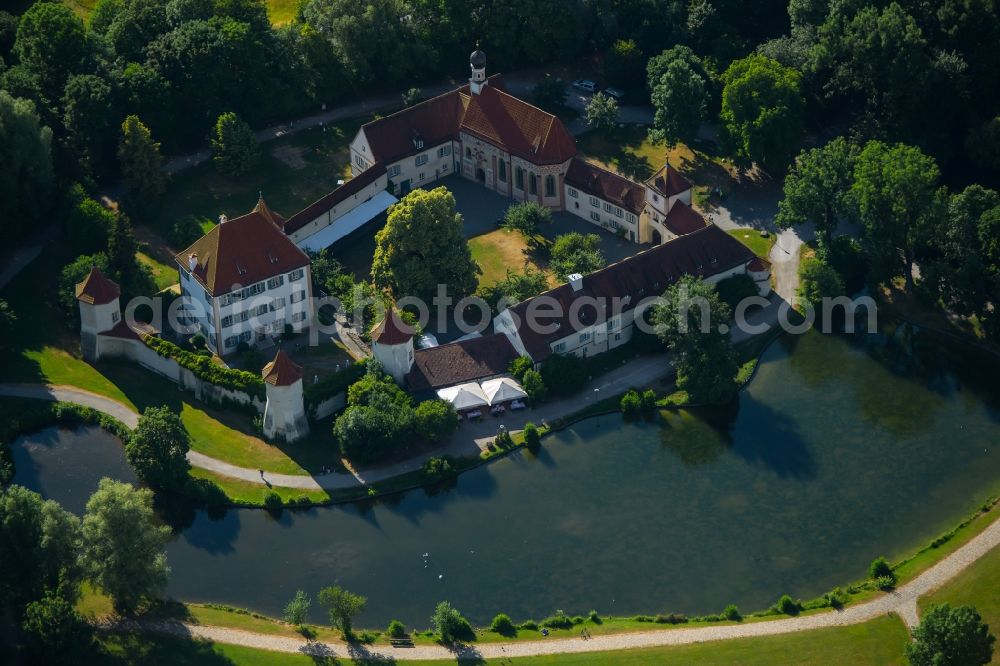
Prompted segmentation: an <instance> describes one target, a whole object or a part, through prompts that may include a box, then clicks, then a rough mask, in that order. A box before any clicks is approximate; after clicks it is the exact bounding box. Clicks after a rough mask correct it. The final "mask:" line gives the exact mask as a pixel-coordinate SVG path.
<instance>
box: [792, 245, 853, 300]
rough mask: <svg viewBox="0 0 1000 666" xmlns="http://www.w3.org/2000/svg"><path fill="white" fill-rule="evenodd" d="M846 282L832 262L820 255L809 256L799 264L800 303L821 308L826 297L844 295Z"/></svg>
mask: <svg viewBox="0 0 1000 666" xmlns="http://www.w3.org/2000/svg"><path fill="white" fill-rule="evenodd" d="M843 294H844V282H843V280H841V279H840V276H839V275H838V274H837V271H835V270H834V269H833V267H832V266H830V264H828V263H826V262H825V261H823V260H822V259H820V258H818V257H808V258H806V259H804V260H803V261H802V264H801V265H800V266H799V291H798V297H799V302H800V303H808V304H809V305H810V306H811V307H812V308H814V309H817V308H819V306H820V304H821V303H822V302H823V299H824V298H836V297H837V296H843Z"/></svg>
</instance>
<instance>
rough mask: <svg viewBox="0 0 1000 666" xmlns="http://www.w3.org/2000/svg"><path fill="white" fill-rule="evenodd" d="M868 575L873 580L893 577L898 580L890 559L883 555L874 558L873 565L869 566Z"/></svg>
mask: <svg viewBox="0 0 1000 666" xmlns="http://www.w3.org/2000/svg"><path fill="white" fill-rule="evenodd" d="M868 577H869V578H871V579H872V580H875V579H876V578H892V579H893V580H896V574H895V572H893V570H892V565H891V564H889V560H887V559H885V558H884V557H881V556H880V557H876V558H875V559H874V560H872V563H871V565H870V566H869V567H868Z"/></svg>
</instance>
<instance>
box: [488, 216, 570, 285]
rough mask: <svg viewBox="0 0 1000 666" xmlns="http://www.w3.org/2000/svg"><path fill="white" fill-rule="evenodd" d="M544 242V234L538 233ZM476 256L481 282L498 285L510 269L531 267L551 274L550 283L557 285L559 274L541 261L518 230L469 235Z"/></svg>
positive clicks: (516, 270) (519, 270)
mask: <svg viewBox="0 0 1000 666" xmlns="http://www.w3.org/2000/svg"><path fill="white" fill-rule="evenodd" d="M536 238H538V239H539V240H540V241H541V242H544V239H542V237H541V236H538V237H536ZM469 250H471V251H472V258H473V259H474V260H475V262H476V263H477V264H479V267H480V268H481V269H482V271H483V274H482V275H480V276H479V284H480V285H486V286H489V285H494V284H496V283H497V282H500V281H501V280H503V279H504V278H506V277H507V269H508V268H509V269H511V270H512V271H515V272H521V271H523V270H525V269H526V268H528V267H531V268H533V269H535V270H540V271H542V272H544V273H546V274H547V275H548V279H549V284H550V285H552V286H555V278H554V276H552V274H551V273H549V271H548V269H547V268H546V267H544V266H542V265H540V264H538V263H537V262H536V261H535V259H534V258H533V257H532V254H531V249H530V248H529V247H528V243H527V241H526V240H525V238H524V236H523V235H522V234H520V233H518V232H516V231H507V230H506V229H497V230H496V231H491V232H489V233H485V234H482V235H480V236H475V237H473V238H470V239H469Z"/></svg>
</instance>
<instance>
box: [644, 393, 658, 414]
mask: <svg viewBox="0 0 1000 666" xmlns="http://www.w3.org/2000/svg"><path fill="white" fill-rule="evenodd" d="M655 409H656V391H654V390H653V389H646V390H645V391H643V392H642V411H643V412H645V413H647V414H649V413H652V412H653V411H654V410H655Z"/></svg>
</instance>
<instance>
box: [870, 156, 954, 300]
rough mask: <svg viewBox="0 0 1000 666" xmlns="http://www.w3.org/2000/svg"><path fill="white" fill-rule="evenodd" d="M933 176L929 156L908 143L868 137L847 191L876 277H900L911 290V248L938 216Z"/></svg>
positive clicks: (922, 241) (923, 240) (940, 208)
mask: <svg viewBox="0 0 1000 666" xmlns="http://www.w3.org/2000/svg"><path fill="white" fill-rule="evenodd" d="M938 177H939V171H938V167H937V164H936V163H935V162H934V159H933V158H931V157H928V156H927V155H925V154H924V153H922V152H921V151H920V149H919V148H915V147H913V146H906V145H903V144H896V145H893V146H889V145H886V144H884V143H881V142H879V141H870V142H869V143H868V145H866V146H865V148H864V150H862V151H861V153H860V154H859V155H858V158H857V161H856V162H855V165H854V184H853V186H852V188H851V194H852V196H853V198H854V200H855V202H856V203H857V209H858V216H859V219H860V220H861V224H862V227H863V229H864V239H865V244H866V250H867V252H868V255H869V257H870V258H871V262H872V272H873V277H874V278H875V280H876V281H878V282H881V281H885V280H889V279H891V278H893V277H896V276H898V275H902V276H903V278H904V279H905V280H906V286H907V288H909V289H912V288H913V264H914V263H915V260H916V255H917V252H918V250H919V249H920V248H921V246H924V245H927V244H929V242H930V240H931V238H932V236H933V235H934V234H936V233H938V232H939V229H938V228H937V227H938V224H937V223H938V222H939V221H940V220H941V219H942V218H943V217H944V205H945V200H944V196H943V193H942V191H941V190H940V188H939V185H938Z"/></svg>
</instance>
